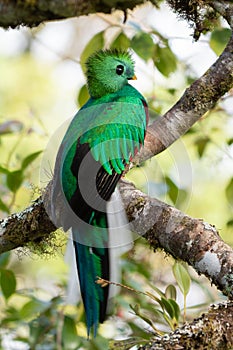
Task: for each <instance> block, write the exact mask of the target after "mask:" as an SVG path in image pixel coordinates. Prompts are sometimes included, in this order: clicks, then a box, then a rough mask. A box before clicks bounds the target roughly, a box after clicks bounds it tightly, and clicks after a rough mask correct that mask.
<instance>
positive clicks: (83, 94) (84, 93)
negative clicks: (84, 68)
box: [78, 84, 90, 107]
mask: <svg viewBox="0 0 233 350" xmlns="http://www.w3.org/2000/svg"><path fill="white" fill-rule="evenodd" d="M89 98H90V95H89V93H88V89H87V86H86V84H85V85H83V86H82V87H81V89H80V90H79V94H78V104H79V107H82V106H83V105H84V104H85V103H86V102H87V100H88V99H89Z"/></svg>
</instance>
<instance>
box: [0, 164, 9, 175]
mask: <svg viewBox="0 0 233 350" xmlns="http://www.w3.org/2000/svg"><path fill="white" fill-rule="evenodd" d="M9 172H10V171H9V170H8V169H7V168H4V167H3V166H0V173H2V174H6V175H7V174H9Z"/></svg>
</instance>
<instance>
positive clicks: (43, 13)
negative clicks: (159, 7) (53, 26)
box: [0, 0, 156, 28]
mask: <svg viewBox="0 0 233 350" xmlns="http://www.w3.org/2000/svg"><path fill="white" fill-rule="evenodd" d="M144 2H145V1H144V0H126V1H122V0H120V1H119V0H112V1H109V0H98V1H95V0H53V1H47V0H24V1H23V0H22V1H19V0H18V1H15V0H1V1H0V26H1V27H3V28H8V27H12V28H15V27H17V26H19V25H26V26H28V27H33V26H36V25H38V24H40V23H41V22H44V21H51V20H59V19H65V18H70V17H78V16H81V15H88V14H90V13H96V12H103V13H111V11H112V10H113V9H120V10H122V11H126V10H127V9H133V8H134V7H135V6H137V5H140V4H143V3H144ZM151 2H152V3H153V4H154V5H156V0H152V1H151Z"/></svg>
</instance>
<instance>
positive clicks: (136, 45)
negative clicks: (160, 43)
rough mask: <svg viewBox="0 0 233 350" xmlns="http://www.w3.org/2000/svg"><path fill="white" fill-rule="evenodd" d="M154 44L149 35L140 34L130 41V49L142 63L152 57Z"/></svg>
mask: <svg viewBox="0 0 233 350" xmlns="http://www.w3.org/2000/svg"><path fill="white" fill-rule="evenodd" d="M154 46H155V44H154V42H153V39H152V38H151V36H150V34H147V33H144V32H140V33H138V34H136V35H135V36H134V37H133V38H132V40H131V47H132V49H133V50H134V51H135V52H136V54H137V55H138V56H140V57H141V58H142V59H144V61H148V60H149V59H150V58H152V57H153V56H154Z"/></svg>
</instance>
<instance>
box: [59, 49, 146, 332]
mask: <svg viewBox="0 0 233 350" xmlns="http://www.w3.org/2000/svg"><path fill="white" fill-rule="evenodd" d="M86 77H87V86H88V91H89V94H90V99H89V100H88V101H87V103H86V104H85V105H84V106H83V107H82V108H81V109H80V110H79V111H78V112H77V114H76V115H75V116H74V118H73V119H72V121H71V123H70V125H69V127H68V130H67V132H66V134H65V136H64V138H63V140H62V143H61V145H60V148H59V151H58V154H57V158H56V164H55V174H54V180H53V182H54V184H53V195H52V198H53V203H54V207H55V209H54V214H53V216H54V218H55V219H54V220H55V222H56V223H57V224H58V225H59V224H61V226H63V228H64V230H67V229H68V228H70V227H71V228H72V239H73V242H74V249H75V257H76V263H77V270H78V277H79V283H80V290H81V295H82V299H83V303H84V309H85V314H86V324H87V334H88V337H89V335H90V332H91V330H93V333H94V336H96V333H97V329H98V325H99V323H102V322H103V321H104V319H105V317H106V308H107V301H108V295H109V287H108V285H107V286H104V284H101V283H96V282H97V277H100V278H101V279H105V280H109V279H110V264H109V261H110V258H109V254H110V251H111V247H110V246H109V233H108V218H107V212H106V205H107V203H108V201H109V200H110V198H111V195H112V193H113V192H114V190H115V188H116V185H117V183H118V181H119V179H120V178H121V176H122V174H123V173H124V170H125V169H126V167H127V165H128V164H129V163H130V160H131V158H132V157H134V156H135V154H136V153H137V152H138V151H139V149H140V147H141V146H142V145H143V144H144V138H145V133H146V126H147V121H148V108H147V103H146V100H145V99H144V97H143V96H142V95H141V94H140V93H139V92H138V91H137V90H136V89H135V88H134V87H133V86H131V85H130V84H129V81H130V80H132V79H136V76H135V73H134V61H133V60H132V57H131V55H130V53H128V52H125V51H118V50H101V51H98V52H96V53H94V54H93V55H92V56H90V57H89V59H88V60H87V62H86ZM58 193H60V195H58ZM61 199H62V201H63V207H64V209H63V214H62V216H60V217H59V218H56V212H57V211H56V206H58V205H60V204H59V202H60V201H61ZM119 230H120V228H119Z"/></svg>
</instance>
